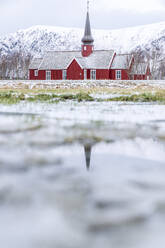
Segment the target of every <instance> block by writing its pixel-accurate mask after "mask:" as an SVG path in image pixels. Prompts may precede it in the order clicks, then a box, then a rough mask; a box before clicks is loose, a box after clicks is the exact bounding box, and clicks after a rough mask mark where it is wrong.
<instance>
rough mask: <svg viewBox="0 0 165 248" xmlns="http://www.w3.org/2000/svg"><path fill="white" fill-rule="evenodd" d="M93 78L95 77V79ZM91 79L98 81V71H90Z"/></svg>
mask: <svg viewBox="0 0 165 248" xmlns="http://www.w3.org/2000/svg"><path fill="white" fill-rule="evenodd" d="M93 73H94V74H93ZM93 76H94V78H93ZM90 79H91V80H96V70H94V69H91V70H90Z"/></svg>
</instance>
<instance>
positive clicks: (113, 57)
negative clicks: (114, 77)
mask: <svg viewBox="0 0 165 248" xmlns="http://www.w3.org/2000/svg"><path fill="white" fill-rule="evenodd" d="M116 55H117V54H116V52H114V53H113V56H112V58H111V60H110V63H109V67H108V69H111V65H112V62H113V59H115V57H116Z"/></svg>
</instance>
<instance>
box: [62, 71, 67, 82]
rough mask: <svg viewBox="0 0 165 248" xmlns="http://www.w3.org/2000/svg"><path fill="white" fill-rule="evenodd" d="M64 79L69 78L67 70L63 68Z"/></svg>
mask: <svg viewBox="0 0 165 248" xmlns="http://www.w3.org/2000/svg"><path fill="white" fill-rule="evenodd" d="M62 79H63V80H67V70H65V69H64V70H62Z"/></svg>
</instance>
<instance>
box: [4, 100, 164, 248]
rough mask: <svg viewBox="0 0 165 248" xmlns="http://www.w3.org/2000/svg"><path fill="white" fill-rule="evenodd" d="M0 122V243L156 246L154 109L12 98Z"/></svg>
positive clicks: (27, 247)
mask: <svg viewBox="0 0 165 248" xmlns="http://www.w3.org/2000/svg"><path fill="white" fill-rule="evenodd" d="M0 120H1V121H0V172H1V173H0V244H1V247H3V248H19V247H21V248H45V247H46V248H54V247H57V248H74V247H75V248H84V247H91V248H100V247H104V248H109V247H113V248H132V247H133V248H157V247H159V248H164V243H165V236H164V230H165V198H164V195H165V176H164V175H165V165H164V161H165V108H164V106H163V105H157V104H153V105H151V104H147V103H146V104H141V103H139V104H133V103H129V104H124V103H113V102H103V103H98V102H90V103H84V102H82V103H76V102H72V101H69V102H61V103H58V104H46V103H25V102H21V103H19V104H17V105H11V106H9V105H0ZM84 148H85V149H86V157H85V152H84ZM90 152H91V160H90V169H88V170H87V168H86V159H87V163H89V157H90Z"/></svg>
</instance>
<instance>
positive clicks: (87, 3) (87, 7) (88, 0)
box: [87, 0, 89, 12]
mask: <svg viewBox="0 0 165 248" xmlns="http://www.w3.org/2000/svg"><path fill="white" fill-rule="evenodd" d="M87 12H89V0H87Z"/></svg>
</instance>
